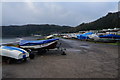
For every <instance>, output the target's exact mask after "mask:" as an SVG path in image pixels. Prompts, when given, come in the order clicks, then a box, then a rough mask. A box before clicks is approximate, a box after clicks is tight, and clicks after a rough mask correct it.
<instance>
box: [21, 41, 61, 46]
mask: <svg viewBox="0 0 120 80" xmlns="http://www.w3.org/2000/svg"><path fill="white" fill-rule="evenodd" d="M56 40H59V39H48V40H34V41H29V40H21V41H20V43H19V45H20V46H32V45H40V44H45V43H50V42H53V41H56Z"/></svg>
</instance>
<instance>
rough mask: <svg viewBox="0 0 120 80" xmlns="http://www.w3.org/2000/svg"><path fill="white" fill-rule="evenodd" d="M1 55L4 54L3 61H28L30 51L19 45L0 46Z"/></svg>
mask: <svg viewBox="0 0 120 80" xmlns="http://www.w3.org/2000/svg"><path fill="white" fill-rule="evenodd" d="M0 56H2V60H3V61H5V62H7V63H9V64H11V63H12V62H14V61H26V60H27V58H28V57H29V53H28V52H27V51H26V50H24V49H21V48H17V47H12V46H0Z"/></svg>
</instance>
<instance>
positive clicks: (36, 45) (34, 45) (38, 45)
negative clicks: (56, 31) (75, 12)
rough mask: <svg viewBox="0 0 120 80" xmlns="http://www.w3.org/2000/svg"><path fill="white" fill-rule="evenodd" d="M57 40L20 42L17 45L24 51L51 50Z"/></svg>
mask: <svg viewBox="0 0 120 80" xmlns="http://www.w3.org/2000/svg"><path fill="white" fill-rule="evenodd" d="M58 40H59V39H48V40H34V41H29V40H21V41H20V43H19V45H20V47H21V48H26V49H43V48H44V49H53V48H55V47H56V45H57V42H58Z"/></svg>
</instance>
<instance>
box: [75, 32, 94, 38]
mask: <svg viewBox="0 0 120 80" xmlns="http://www.w3.org/2000/svg"><path fill="white" fill-rule="evenodd" d="M91 34H93V32H88V33H84V34H79V35H77V38H78V39H90V38H89V37H88V35H91Z"/></svg>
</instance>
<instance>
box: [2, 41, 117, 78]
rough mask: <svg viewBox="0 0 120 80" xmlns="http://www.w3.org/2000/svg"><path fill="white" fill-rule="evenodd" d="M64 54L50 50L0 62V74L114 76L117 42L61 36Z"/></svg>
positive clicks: (3, 75) (44, 76)
mask: <svg viewBox="0 0 120 80" xmlns="http://www.w3.org/2000/svg"><path fill="white" fill-rule="evenodd" d="M60 42H61V43H62V47H64V48H66V54H67V55H61V51H57V50H51V51H49V52H47V53H45V54H43V55H37V56H36V57H35V59H34V60H28V61H27V62H25V63H20V64H15V63H14V64H11V65H10V64H6V63H3V65H2V70H3V71H2V77H3V78H117V77H118V46H114V45H108V44H100V43H92V42H85V41H80V40H69V39H60Z"/></svg>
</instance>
